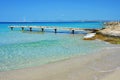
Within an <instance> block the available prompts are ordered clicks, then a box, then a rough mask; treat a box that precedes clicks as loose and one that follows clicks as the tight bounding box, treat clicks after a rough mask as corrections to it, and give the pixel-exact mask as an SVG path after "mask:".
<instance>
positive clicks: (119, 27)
mask: <svg viewBox="0 0 120 80" xmlns="http://www.w3.org/2000/svg"><path fill="white" fill-rule="evenodd" d="M99 33H101V34H103V35H107V36H114V37H120V22H107V23H105V29H102V30H100V31H99Z"/></svg>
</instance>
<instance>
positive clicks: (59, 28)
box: [9, 26, 99, 34]
mask: <svg viewBox="0 0 120 80" xmlns="http://www.w3.org/2000/svg"><path fill="white" fill-rule="evenodd" d="M9 28H10V29H11V30H13V29H14V28H21V30H22V31H23V30H24V29H25V28H29V30H30V31H32V29H41V31H42V32H43V31H44V30H45V29H53V30H54V31H55V33H57V30H70V31H72V34H74V32H75V31H91V32H95V31H98V30H99V29H84V28H69V27H54V26H9Z"/></svg>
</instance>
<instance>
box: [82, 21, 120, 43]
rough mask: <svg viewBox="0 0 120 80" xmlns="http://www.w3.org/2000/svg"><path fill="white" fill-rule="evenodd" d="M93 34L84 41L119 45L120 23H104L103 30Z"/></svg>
mask: <svg viewBox="0 0 120 80" xmlns="http://www.w3.org/2000/svg"><path fill="white" fill-rule="evenodd" d="M95 33H96V35H95V36H93V37H91V38H84V40H95V39H100V40H103V41H106V42H109V43H112V44H120V22H105V23H104V28H103V29H101V30H98V31H96V32H95Z"/></svg>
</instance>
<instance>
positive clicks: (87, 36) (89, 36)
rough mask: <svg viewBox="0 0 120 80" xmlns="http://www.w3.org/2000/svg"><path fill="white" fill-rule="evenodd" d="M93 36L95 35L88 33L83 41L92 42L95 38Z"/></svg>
mask: <svg viewBox="0 0 120 80" xmlns="http://www.w3.org/2000/svg"><path fill="white" fill-rule="evenodd" d="M95 34H96V33H89V34H87V35H85V36H84V40H94V39H95V38H94V37H95Z"/></svg>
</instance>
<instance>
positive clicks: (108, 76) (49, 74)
mask: <svg viewBox="0 0 120 80" xmlns="http://www.w3.org/2000/svg"><path fill="white" fill-rule="evenodd" d="M119 67H120V46H119V45H118V46H117V45H116V46H113V47H109V48H105V49H103V50H102V51H100V52H97V53H93V54H90V55H83V56H78V57H74V58H70V59H68V60H63V61H58V62H54V63H50V64H46V65H43V66H38V67H32V68H25V69H19V70H12V71H5V72H0V80H120V77H119V75H120V68H119Z"/></svg>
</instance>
